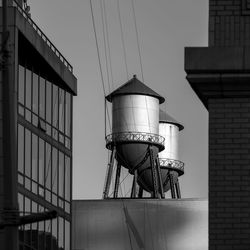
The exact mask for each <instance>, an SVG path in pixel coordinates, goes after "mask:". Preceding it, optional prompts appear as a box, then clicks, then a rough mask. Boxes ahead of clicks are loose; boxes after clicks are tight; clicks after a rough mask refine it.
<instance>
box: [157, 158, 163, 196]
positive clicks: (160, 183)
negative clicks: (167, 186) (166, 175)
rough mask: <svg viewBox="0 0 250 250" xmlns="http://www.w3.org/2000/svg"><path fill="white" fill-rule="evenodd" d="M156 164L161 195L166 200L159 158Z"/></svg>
mask: <svg viewBox="0 0 250 250" xmlns="http://www.w3.org/2000/svg"><path fill="white" fill-rule="evenodd" d="M155 163H156V171H157V175H158V183H159V188H160V195H161V198H162V199H164V198H165V195H164V190H163V184H162V178H161V168H160V162H159V158H158V156H157V157H156V159H155Z"/></svg>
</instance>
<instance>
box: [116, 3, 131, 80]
mask: <svg viewBox="0 0 250 250" xmlns="http://www.w3.org/2000/svg"><path fill="white" fill-rule="evenodd" d="M117 12H118V17H119V24H120V30H121V40H122V49H123V56H124V64H125V68H126V74H127V80H129V75H128V64H127V56H126V47H125V40H124V32H123V27H122V18H121V11H120V1H119V0H117Z"/></svg>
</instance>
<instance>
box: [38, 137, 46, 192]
mask: <svg viewBox="0 0 250 250" xmlns="http://www.w3.org/2000/svg"><path fill="white" fill-rule="evenodd" d="M44 147H45V144H44V140H42V139H41V138H39V195H41V196H44V163H45V159H44V157H45V155H44Z"/></svg>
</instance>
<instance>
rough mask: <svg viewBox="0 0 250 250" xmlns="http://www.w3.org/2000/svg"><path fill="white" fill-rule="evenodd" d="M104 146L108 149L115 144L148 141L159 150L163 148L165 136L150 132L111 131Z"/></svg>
mask: <svg viewBox="0 0 250 250" xmlns="http://www.w3.org/2000/svg"><path fill="white" fill-rule="evenodd" d="M105 139H106V147H107V148H108V149H112V148H113V146H114V145H115V144H121V143H128V142H134V143H138V142H139V143H140V142H141V143H148V144H155V145H156V146H157V147H158V148H159V150H160V151H162V150H164V148H165V146H164V141H165V138H164V137H163V136H160V135H157V134H151V133H146V132H121V133H113V134H110V135H107V136H106V138H105Z"/></svg>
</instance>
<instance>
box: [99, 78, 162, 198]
mask: <svg viewBox="0 0 250 250" xmlns="http://www.w3.org/2000/svg"><path fill="white" fill-rule="evenodd" d="M106 99H107V100H108V101H109V102H111V103H112V134H110V135H108V136H106V147H107V148H108V149H109V150H111V157H110V161H109V164H108V169H107V175H106V180H105V184H104V190H103V198H108V196H109V189H110V182H111V176H112V172H113V166H114V164H115V161H116V163H117V170H116V179H115V187H114V191H113V198H117V195H118V188H119V183H120V172H121V167H124V168H127V169H128V170H129V173H130V174H131V175H133V176H134V181H133V185H132V191H131V197H132V198H136V197H140V196H142V193H143V189H147V191H149V192H150V193H151V195H152V197H154V198H160V197H161V198H163V197H164V192H163V183H162V180H161V175H160V166H159V164H156V162H159V161H157V159H158V158H157V157H158V153H159V152H160V151H162V150H164V137H162V136H160V135H159V105H160V104H161V103H163V102H164V101H165V99H164V98H163V97H162V96H160V95H159V94H157V93H156V92H155V91H153V90H152V89H150V88H149V87H148V86H146V85H145V84H144V83H142V82H141V81H139V80H138V79H137V77H136V75H134V77H133V78H132V79H131V80H129V81H128V82H127V83H125V84H124V85H122V86H121V87H119V88H118V89H116V90H115V91H113V92H112V93H111V94H109V95H108V96H107V97H106ZM145 169H149V170H150V171H146V174H145V176H144V178H143V180H144V181H143V182H141V183H140V184H139V185H140V187H139V192H137V183H138V178H140V176H139V175H140V173H142V172H144V170H145Z"/></svg>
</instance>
